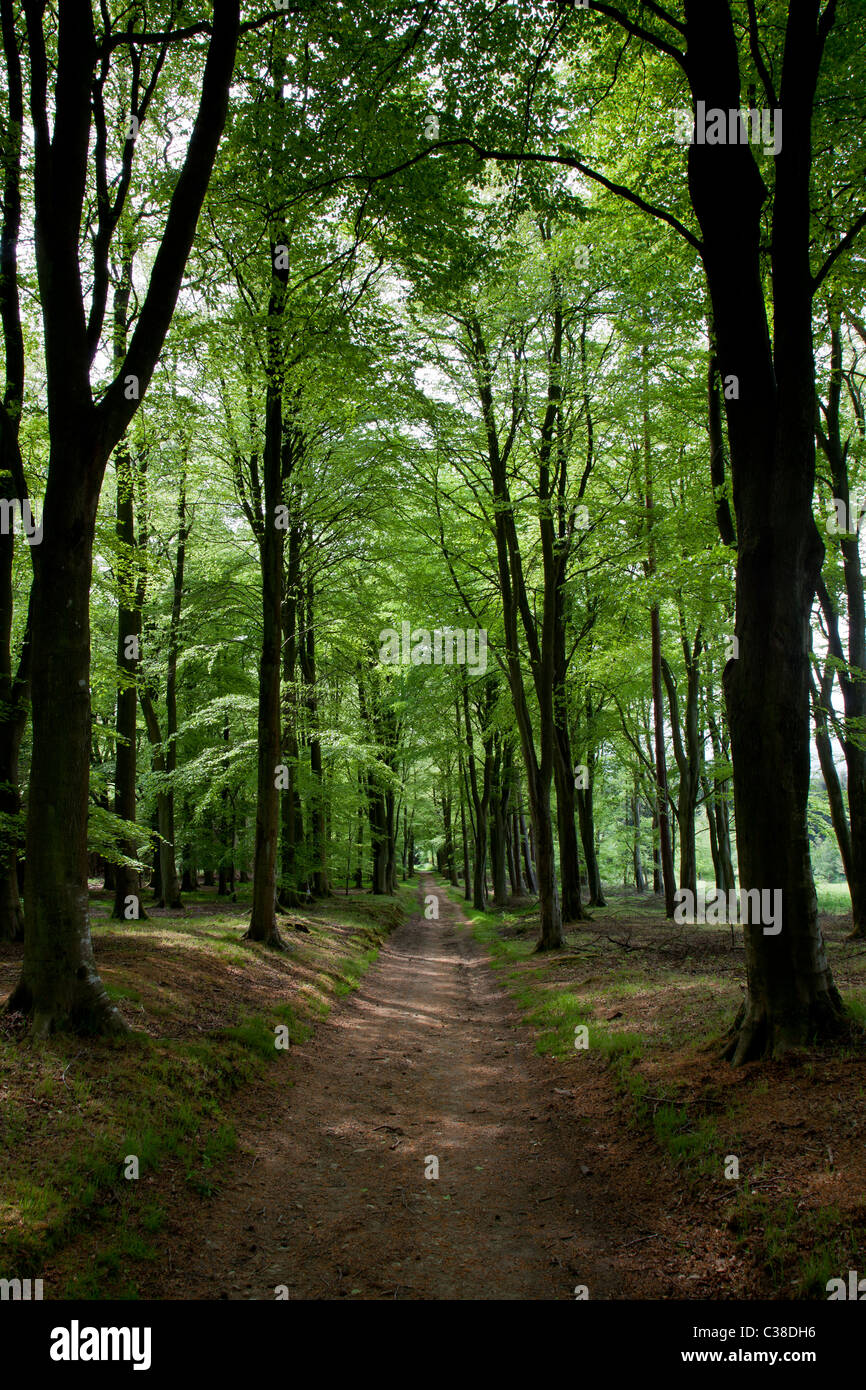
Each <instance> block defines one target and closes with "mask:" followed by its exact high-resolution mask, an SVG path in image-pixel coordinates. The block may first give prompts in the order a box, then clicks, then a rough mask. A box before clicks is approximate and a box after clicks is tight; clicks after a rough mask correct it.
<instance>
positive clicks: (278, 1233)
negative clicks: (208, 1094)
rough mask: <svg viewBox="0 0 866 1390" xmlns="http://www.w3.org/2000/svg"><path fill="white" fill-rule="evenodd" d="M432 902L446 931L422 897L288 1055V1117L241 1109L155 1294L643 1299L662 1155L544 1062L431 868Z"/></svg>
mask: <svg viewBox="0 0 866 1390" xmlns="http://www.w3.org/2000/svg"><path fill="white" fill-rule="evenodd" d="M433 892H436V893H437V896H438V899H439V912H440V917H439V920H437V921H427V920H425V918H424V916H423V912H422V911H421V910H420V906H419V912H418V913H417V914H415V915H413V916H412V917H411V918H410V919H409V920H408V921H407V922H406V923H404V925H403V926H401V927H400V928H399V929H398V930H397V931H396V932H394V934H393V935H392V936H391V937H390V938H389V940H388V941H387V942H386V943H385V944H384V945H383V947H382V949H381V952H380V955H379V959H378V961H377V962H376V964H375V965H374V966H373V967H371V969H369V970H368V971H367V973H366V974H365V975H364V977H363V978H362V981H361V987H360V989H359V990H358V991H357V992H356V993H354V994H353V995H352V996H351V997H350V998H348V999H347V1000H345V1001H344V1002H343V1004H342V1005H340V1006H338V1007H336V1008H335V1009H334V1011H333V1012H332V1014H331V1015H330V1016H329V1017H328V1018H327V1019H326V1020H325V1021H324V1022H323V1023H321V1024H319V1025H318V1026H317V1029H316V1034H315V1037H314V1038H313V1039H312V1040H311V1041H310V1042H309V1043H308V1044H307V1045H306V1046H304V1047H303V1048H300V1049H298V1050H297V1051H294V1052H293V1055H292V1062H291V1075H292V1085H290V1086H289V1087H287V1088H286V1090H285V1092H284V1093H283V1094H284V1096H285V1103H284V1105H283V1104H282V1103H281V1104H280V1107H279V1110H278V1112H275V1111H274V1110H273V1109H271V1110H270V1112H269V1113H268V1114H267V1115H266V1116H262V1115H261V1113H260V1111H261V1103H259V1107H258V1110H256V1108H255V1096H254V1095H251V1096H249V1097H247V1098H246V1102H245V1105H244V1107H243V1113H242V1115H241V1116H240V1117H239V1118H238V1132H239V1151H238V1153H237V1155H236V1158H235V1161H234V1163H233V1164H232V1165H231V1167H230V1168H229V1169H228V1171H227V1172H225V1174H224V1176H223V1175H222V1174H221V1176H223V1184H222V1187H221V1190H220V1192H219V1194H218V1195H217V1196H215V1197H214V1198H212V1199H210V1200H208V1201H207V1202H206V1204H204V1205H203V1206H201V1207H199V1204H198V1202H194V1203H193V1204H191V1203H190V1199H189V1196H188V1194H187V1197H186V1200H185V1203H184V1202H183V1201H181V1202H180V1203H179V1204H178V1206H177V1208H176V1210H175V1211H174V1212H173V1213H172V1221H171V1222H170V1225H169V1228H168V1229H167V1230H166V1231H165V1232H164V1235H165V1236H166V1238H167V1241H166V1243H167V1245H168V1247H169V1248H170V1250H171V1260H170V1264H169V1265H168V1267H166V1265H165V1264H163V1262H162V1261H160V1262H159V1263H160V1264H161V1265H162V1268H161V1270H160V1271H159V1273H157V1272H156V1270H154V1274H153V1276H152V1278H151V1279H150V1280H145V1281H144V1282H143V1284H141V1285H140V1292H141V1296H142V1297H157V1298H183V1299H198V1298H211V1299H213V1298H229V1299H273V1298H274V1297H275V1292H274V1291H275V1288H276V1287H277V1286H278V1285H285V1286H287V1288H288V1294H289V1297H290V1298H316V1299H321V1298H336V1297H345V1296H352V1295H354V1296H355V1297H361V1298H374V1299H378V1298H387V1299H392V1298H396V1299H406V1298H416V1299H448V1298H458V1299H519V1298H529V1299H546V1298H554V1299H563V1298H568V1299H573V1298H574V1297H575V1286H576V1285H578V1284H585V1285H587V1286H588V1289H589V1297H590V1298H631V1297H640V1296H642V1295H643V1296H646V1294H647V1292H648V1289H647V1284H646V1280H645V1276H644V1277H643V1278H642V1277H641V1266H642V1265H643V1260H642V1259H641V1257H640V1250H641V1245H640V1243H639V1242H640V1240H641V1234H640V1233H641V1230H642V1229H644V1227H643V1226H642V1225H639V1226H637V1227H636V1226H635V1221H636V1219H637V1211H638V1210H639V1209H640V1206H641V1198H642V1194H641V1192H640V1190H639V1189H640V1188H642V1187H643V1188H645V1189H646V1191H645V1192H644V1193H643V1202H644V1205H645V1207H646V1206H649V1207H655V1208H658V1206H659V1201H660V1198H662V1192H661V1191H660V1189H664V1188H665V1187H666V1186H667V1184H666V1182H665V1181H664V1180H663V1179H662V1180H661V1181H660V1179H661V1175H660V1174H659V1173H658V1171H657V1165H658V1158H657V1157H655V1161H654V1162H653V1161H652V1160H650V1161H649V1162H646V1161H645V1160H646V1149H645V1148H644V1149H643V1153H642V1154H641V1155H638V1154H637V1153H636V1152H635V1151H634V1150H635V1143H634V1141H632V1140H631V1139H627V1138H625V1137H624V1136H623V1134H622V1122H621V1121H619V1120H618V1119H617V1117H616V1114H615V1113H614V1111H613V1107H611V1105H610V1099H611V1097H610V1092H609V1089H608V1085H607V1084H606V1083H604V1085H603V1089H604V1091H605V1092H606V1095H605V1096H603V1097H602V1096H599V1095H597V1096H596V1102H597V1103H596V1104H595V1105H589V1106H588V1108H589V1110H590V1111H594V1113H592V1114H590V1115H589V1116H588V1115H587V1113H586V1108H585V1107H584V1105H583V1103H582V1102H583V1099H584V1088H583V1086H581V1088H580V1090H578V1089H576V1080H577V1079H576V1077H575V1067H576V1066H577V1065H578V1063H577V1062H575V1063H574V1064H573V1065H571V1066H568V1065H563V1064H562V1063H556V1062H554V1061H552V1060H551V1059H549V1058H543V1057H539V1056H537V1055H535V1053H534V1050H533V1040H532V1037H531V1035H530V1033H529V1031H528V1030H527V1029H525V1028H522V1027H520V1026H519V1022H518V1018H517V1015H516V1013H515V1011H514V1008H513V1005H512V1003H511V1001H510V1000H509V998H508V996H507V995H505V994H504V993H503V991H502V990H501V989H500V988H499V987H498V986H497V984H496V982H495V980H494V977H493V972H492V971H491V969H490V967H489V966H488V965H487V964H486V961H485V959H484V956H483V952H482V950H481V948H480V947H479V946H478V945H477V944H476V943H475V941H474V939H473V938H472V936H471V933H470V931H469V930H468V928H467V927H466V926H464V925H462V920H463V919H462V914H461V913H460V911H459V909H458V908H456V907H455V905H454V904H453V903H451V902H450V901H449V900H448V899H447V898H446V896H445V894H444V892H442V891H441V890H438V891H437V886H436V883H435V881H434V880H433V879H432V877H430V876H423V877H422V883H421V895H422V896H423V895H424V894H427V893H433ZM584 1057H585V1054H584ZM585 1075H586V1079H587V1087H586V1093H587V1098H589V1095H590V1093H591V1092H592V1091H593V1089H594V1088H593V1082H592V1078H591V1077H590V1076H588V1075H587V1074H586V1073H585ZM598 1082H599V1078H598V1077H596V1079H595V1087H596V1089H597V1087H598ZM569 1087H571V1088H575V1089H567V1088H569ZM575 1096H577V1101H576V1102H575ZM600 1101H602V1102H603V1103H598V1102H600ZM581 1112H583V1113H581ZM600 1138H601V1139H606V1140H608V1141H609V1142H608V1143H599V1142H598V1140H599V1139H600ZM629 1149H631V1150H632V1152H631V1154H629V1153H628V1152H623V1150H626V1151H627V1150H629ZM589 1150H592V1158H591V1159H590V1158H589V1157H588V1151H589ZM606 1150H609V1153H606V1152H605V1151H606ZM430 1155H435V1156H436V1157H437V1158H438V1161H439V1177H438V1180H435V1179H429V1178H425V1160H426V1159H427V1158H428V1156H430ZM599 1160H600V1162H599ZM623 1160H625V1162H623ZM590 1162H591V1163H592V1168H590V1166H589V1164H590ZM605 1169H607V1170H608V1171H604V1170H605ZM652 1170H656V1171H654V1172H653V1171H652ZM668 1190H670V1189H668ZM648 1214H649V1213H648V1212H647V1211H646V1209H645V1210H644V1211H642V1212H641V1217H642V1218H643V1219H646V1217H647V1215H648ZM651 1219H654V1220H656V1221H657V1220H664V1218H663V1217H661V1215H660V1212H659V1211H658V1210H657V1211H656V1214H655V1216H654V1217H653V1218H651ZM665 1224H666V1222H665ZM660 1229H661V1228H660V1226H659V1225H656V1226H655V1231H656V1232H659V1231H660ZM635 1237H637V1239H636V1238H635ZM634 1246H636V1247H637V1249H636V1250H635V1249H629V1247H634ZM636 1262H637V1264H636ZM635 1266H636V1267H635ZM650 1296H652V1295H650ZM656 1296H658V1294H656Z"/></svg>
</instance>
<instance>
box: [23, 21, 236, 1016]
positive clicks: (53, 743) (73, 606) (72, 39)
mask: <svg viewBox="0 0 866 1390" xmlns="http://www.w3.org/2000/svg"><path fill="white" fill-rule="evenodd" d="M26 19H27V35H28V47H29V58H30V62H29V75H30V114H31V123H32V128H33V150H34V168H33V186H34V197H35V249H36V266H37V272H38V278H39V291H40V293H39V299H40V309H41V314H42V320H43V328H44V333H43V338H44V346H45V365H46V383H47V407H48V429H49V437H50V445H49V460H48V479H47V483H46V490H45V502H44V507H43V519H42V524H43V538H42V542H41V544H40V545H39V546H38V547H36V548H35V549H34V572H35V579H34V587H33V596H32V599H33V606H32V629H31V631H32V643H33V645H32V661H33V665H32V679H33V685H32V690H33V697H32V719H33V756H32V762H31V772H30V789H29V796H28V823H27V868H26V881H25V907H26V912H25V939H24V960H23V965H22V973H21V978H20V980H19V982H18V984H17V986H16V987H15V989H14V990H13V992H12V995H11V996H10V999H9V1002H8V1008H9V1009H10V1010H13V1011H14V1010H20V1011H22V1012H24V1013H26V1014H28V1015H30V1016H31V1017H32V1021H33V1030H34V1033H35V1034H36V1035H38V1036H39V1035H45V1034H47V1033H49V1032H51V1031H53V1030H57V1029H71V1030H73V1031H76V1032H80V1033H102V1032H105V1033H109V1032H118V1031H126V1025H125V1024H124V1022H123V1020H122V1018H121V1016H120V1014H119V1013H118V1011H117V1009H116V1008H115V1007H114V1005H113V1004H112V1003H111V1002H110V1000H109V999H108V996H107V994H106V991H105V988H104V986H103V985H102V982H101V981H100V979H99V975H98V973H97V971H96V967H95V964H94V959H93V950H92V942H91V937H90V923H89V917H88V898H87V810H88V792H89V787H88V780H89V767H88V761H89V736H90V723H91V710H90V684H89V676H90V611H89V605H90V581H91V573H92V558H93V539H94V533H95V523H96V511H97V504H98V501H99V492H100V488H101V484H102V478H103V474H104V471H105V466H106V463H107V461H108V458H109V457H110V455H111V453H112V451H113V450H114V448H115V447H116V445H117V444H118V443H119V441H120V440H121V439H122V438H123V435H124V434H125V432H126V429H127V427H128V425H129V423H130V421H131V419H132V417H133V415H134V413H135V410H136V409H137V401H138V400H139V399H140V398H141V396H142V395H143V393H144V392H145V391H146V389H147V386H148V384H149V382H150V379H151V377H152V374H153V371H154V368H155V365H156V361H157V358H158V356H159V353H160V351H161V348H162V345H163V342H164V340H165V336H166V333H167V332H168V328H169V325H170V322H171V318H172V314H173V312H174V306H175V303H176V300H177V295H178V292H179V289H180V285H181V281H182V278H183V272H184V268H185V266H186V261H187V258H188V256H189V252H190V248H191V246H192V241H193V237H194V234H195V228H196V223H197V221H198V215H199V212H200V209H201V205H202V202H203V200H204V195H205V192H206V189H207V184H208V180H209V177H210V171H211V169H212V167H213V162H214V158H215V156H216V150H217V146H218V143H219V139H220V136H221V133H222V129H223V125H224V122H225V115H226V109H227V103H228V91H229V85H230V81H231V74H232V69H233V66H234V56H235V50H236V46H237V38H238V28H239V20H240V15H239V5H238V4H237V3H229V0H217V3H216V4H215V5H214V11H213V25H212V30H211V37H210V40H209V45H208V56H207V61H206V64H205V69H204V74H203V78H202V80H201V96H200V100H199V108H198V113H197V116H196V119H195V122H194V125H193V129H192V132H191V134H190V138H189V141H188V144H187V149H186V154H185V157H184V162H183V165H182V168H181V170H180V173H179V174H178V176H177V178H176V180H175V182H174V191H173V193H172V197H171V204H170V208H169V213H168V218H167V221H166V224H165V229H164V232H163V235H162V239H161V242H160V245H159V248H158V250H157V254H156V257H155V259H154V262H153V267H152V270H151V275H150V282H149V286H148V289H147V292H146V294H145V297H144V301H143V303H142V306H141V311H140V313H139V316H138V322H137V324H136V328H135V331H134V332H133V334H132V338H131V340H130V345H129V349H128V352H127V354H126V358H125V361H124V364H123V366H122V368H121V370H120V372H119V373H117V374H116V375H115V377H114V379H113V381H112V382H111V384H110V385H109V387H108V389H107V390H106V391H105V392H104V394H103V395H102V397H101V399H100V401H99V403H98V404H94V402H93V395H92V387H91V382H90V363H91V361H92V360H93V358H94V356H95V354H96V352H97V350H98V347H99V341H100V337H101V328H102V323H103V319H104V312H105V301H104V299H103V298H102V292H101V289H100V285H102V284H104V285H105V288H106V293H107V285H108V280H109V277H108V258H109V252H110V244H111V234H112V232H113V230H114V227H115V226H116V225H117V219H119V215H120V211H122V208H123V198H122V197H121V198H120V205H119V210H118V212H117V213H116V214H114V213H113V211H112V208H113V205H112V202H111V199H108V200H107V201H108V204H109V220H108V221H107V222H106V213H105V206H104V204H103V205H101V206H100V207H99V208H97V213H96V218H97V223H96V234H95V236H94V238H93V249H94V285H93V295H92V301H93V302H92V304H91V310H90V314H89V316H87V315H86V314H85V308H84V304H83V300H82V293H81V287H82V273H81V265H80V261H79V239H80V233H81V227H82V211H83V205H84V200H85V195H86V192H87V189H88V187H89V178H90V177H91V176H92V171H91V170H90V168H89V165H90V149H91V135H92V133H93V127H94V123H95V124H96V128H97V133H98V132H99V123H100V120H101V121H102V123H103V129H104V110H103V108H102V106H101V87H99V86H98V84H99V82H100V80H101V81H103V82H104V80H105V76H103V77H102V78H101V79H100V78H99V75H98V68H97V67H95V64H96V62H97V47H96V41H95V35H94V24H93V12H92V8H91V5H90V3H89V0H86V3H85V0H67V3H66V4H64V6H63V8H62V11H61V10H58V12H57V19H56V21H55V16H54V15H53V14H52V15H51V23H52V25H54V23H55V22H56V24H57V40H56V60H55V61H54V62H53V68H54V71H53V72H52V73H51V77H50V78H49V73H48V68H49V64H48V55H47V52H46V36H45V32H44V29H43V23H44V16H43V7H40V6H38V5H34V6H28V7H27V14H26ZM51 42H52V44H53V35H52V40H51ZM95 84H96V88H95ZM50 89H53V90H54V91H55V92H56V98H55V103H54V112H53V117H54V119H53V123H52V122H51V120H50V116H51V113H50V111H49V102H48V92H49V90H50ZM94 90H96V91H97V96H98V97H99V98H100V100H97V99H96V98H95V97H94ZM132 143H133V142H131V141H130V142H128V145H129V151H130V158H131V157H132ZM93 150H94V155H93V158H94V160H95V162H96V166H97V169H99V168H100V159H101V161H102V163H101V174H102V177H103V178H105V179H106V182H107V171H106V168H105V160H106V155H105V145H104V142H102V141H101V140H100V139H99V138H97V139H96V140H95V141H94V143H93ZM127 187H128V183H127ZM121 191H123V185H122V182H121ZM111 216H115V222H114V224H113V225H112V224H111V221H110V217H111ZM130 378H131V379H132V380H134V381H135V382H136V385H137V391H136V393H135V397H134V398H132V397H131V396H130V393H129V391H128V390H127V383H128V382H129V380H130ZM59 612H62V613H63V622H62V623H58V621H57V614H58V613H59Z"/></svg>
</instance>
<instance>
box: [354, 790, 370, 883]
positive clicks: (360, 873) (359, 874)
mask: <svg viewBox="0 0 866 1390" xmlns="http://www.w3.org/2000/svg"><path fill="white" fill-rule="evenodd" d="M366 805H367V784H366V780H365V778H364V774H363V772H362V771H361V769H360V768H358V829H357V840H358V845H357V848H358V863H357V867H356V869H355V887H356V888H363V886H364V808H365V806H366Z"/></svg>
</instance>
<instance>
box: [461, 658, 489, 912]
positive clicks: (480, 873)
mask: <svg viewBox="0 0 866 1390" xmlns="http://www.w3.org/2000/svg"><path fill="white" fill-rule="evenodd" d="M460 678H461V698H462V702H463V724H464V737H465V740H466V766H467V770H468V773H469V790H470V794H471V797H472V805H473V812H474V815H473V826H474V830H475V842H474V846H473V853H472V906H473V907H474V908H476V909H477V910H478V911H479V912H486V911H487V838H488V820H489V814H490V796H491V791H492V779H493V734H492V731H491V730H490V729H489V727H488V719H489V715H490V714H491V713H492V709H493V703H494V701H495V685H494V682H493V681H492V680H490V679H488V680H487V681H486V682H485V687H484V694H483V697H482V699H481V701H480V702H479V719H480V722H481V743H482V748H483V750H484V764H483V772H482V775H481V776H480V777H479V775H478V761H477V759H476V756H475V738H474V735H473V732H472V715H471V713H470V709H469V683H468V681H467V678H466V669H465V667H461V671H460Z"/></svg>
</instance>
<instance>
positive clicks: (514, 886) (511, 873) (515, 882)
mask: <svg viewBox="0 0 866 1390" xmlns="http://www.w3.org/2000/svg"><path fill="white" fill-rule="evenodd" d="M508 877H509V879H510V880H511V891H512V893H513V894H514V896H515V898H522V897H523V895H524V893H525V885H524V882H523V874H522V873H521V869H520V831H519V829H518V826H517V811H516V809H515V807H514V804H513V803H512V807H511V810H510V812H509V815H508Z"/></svg>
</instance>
